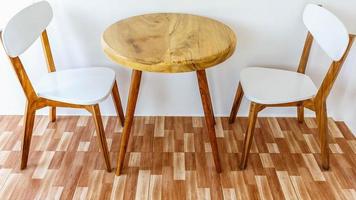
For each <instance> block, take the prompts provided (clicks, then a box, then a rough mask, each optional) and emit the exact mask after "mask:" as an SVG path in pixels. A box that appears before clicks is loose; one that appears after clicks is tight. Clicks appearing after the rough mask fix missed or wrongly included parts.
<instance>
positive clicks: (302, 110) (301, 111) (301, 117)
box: [297, 105, 304, 123]
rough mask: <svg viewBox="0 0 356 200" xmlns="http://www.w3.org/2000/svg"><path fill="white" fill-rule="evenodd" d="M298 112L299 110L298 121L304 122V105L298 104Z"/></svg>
mask: <svg viewBox="0 0 356 200" xmlns="http://www.w3.org/2000/svg"><path fill="white" fill-rule="evenodd" d="M297 112H298V122H299V123H303V122H304V106H302V105H301V106H298V107H297Z"/></svg>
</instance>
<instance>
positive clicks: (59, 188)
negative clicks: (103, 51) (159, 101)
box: [0, 116, 356, 199]
mask: <svg viewBox="0 0 356 200" xmlns="http://www.w3.org/2000/svg"><path fill="white" fill-rule="evenodd" d="M216 122H217V124H216V130H217V137H218V145H219V150H220V159H221V162H222V163H221V165H222V168H223V173H221V174H220V175H219V174H217V173H216V172H215V168H214V164H213V158H212V153H211V148H210V144H209V139H208V137H207V135H206V128H205V127H204V124H205V122H204V120H203V118H192V117H138V118H135V122H134V127H133V132H132V134H131V136H132V137H131V138H130V141H129V145H128V153H127V155H126V160H125V165H124V170H123V175H121V176H119V177H115V174H114V172H112V173H107V172H106V170H105V164H104V159H103V157H102V154H101V152H99V148H98V145H97V141H96V134H95V131H94V130H95V128H94V123H93V120H92V119H91V118H90V117H59V119H58V121H57V122H56V123H49V122H48V118H47V117H37V118H36V125H35V131H34V137H33V140H32V144H31V151H30V157H29V164H28V168H27V169H26V170H24V171H20V170H19V166H20V149H21V140H22V129H23V126H22V123H23V122H22V119H21V117H19V116H3V117H0V150H1V151H0V199H36V198H37V199H59V198H60V199H71V198H73V199H110V198H111V199H272V198H274V199H356V140H355V137H354V136H353V135H352V133H351V132H350V131H349V130H348V128H347V127H346V125H345V124H344V123H342V122H334V121H333V120H331V119H330V120H329V130H330V142H331V144H330V146H329V147H330V152H331V153H332V154H331V157H330V161H331V168H330V171H321V170H320V168H319V165H318V163H319V161H320V154H319V152H320V149H319V147H318V139H317V138H318V137H317V135H316V133H317V131H316V122H315V120H314V119H310V118H309V119H306V123H305V124H298V122H297V120H296V119H294V118H260V119H259V121H258V124H257V130H256V134H255V136H256V137H255V140H254V142H253V146H252V153H251V154H250V159H249V163H248V167H247V169H246V170H244V171H240V170H239V169H238V162H239V159H240V156H241V155H240V152H241V149H242V141H243V133H244V131H245V129H246V122H247V121H246V118H238V119H237V120H236V122H235V124H233V125H229V124H228V123H227V118H217V120H216ZM104 123H105V127H106V135H107V140H108V145H109V147H110V148H109V149H111V158H112V160H111V161H112V164H113V166H114V167H116V155H117V151H118V144H119V140H120V133H121V130H122V127H121V126H120V125H119V123H118V120H117V118H115V117H106V118H104Z"/></svg>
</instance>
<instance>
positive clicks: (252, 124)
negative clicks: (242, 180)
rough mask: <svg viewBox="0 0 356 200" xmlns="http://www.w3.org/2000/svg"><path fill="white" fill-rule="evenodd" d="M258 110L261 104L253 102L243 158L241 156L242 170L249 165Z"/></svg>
mask: <svg viewBox="0 0 356 200" xmlns="http://www.w3.org/2000/svg"><path fill="white" fill-rule="evenodd" d="M258 112H259V104H256V103H254V102H251V105H250V114H249V117H248V127H247V133H246V135H245V140H244V145H243V151H242V158H241V162H240V169H241V170H243V169H245V168H246V165H247V160H248V154H249V152H250V149H251V144H252V140H253V133H254V131H255V124H256V120H257V114H258Z"/></svg>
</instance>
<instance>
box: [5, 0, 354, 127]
mask: <svg viewBox="0 0 356 200" xmlns="http://www.w3.org/2000/svg"><path fill="white" fill-rule="evenodd" d="M31 2H33V1H32V0H27V1H26V0H1V3H0V26H2V25H3V24H4V23H5V22H6V20H7V19H8V18H9V17H10V16H11V15H12V14H13V12H15V11H16V10H18V9H19V8H21V7H23V6H24V5H26V4H29V3H31ZM309 2H314V3H320V4H323V5H324V6H325V7H326V8H328V9H330V10H332V11H333V12H334V13H336V15H338V16H339V17H340V18H341V19H342V20H343V21H344V23H345V24H346V25H347V27H348V29H349V30H350V32H354V33H356V12H355V10H356V1H355V0H338V1H335V0H318V1H311V0H269V1H260V0H249V1H244V0H225V1H217V0H194V1H192V0H170V1H167V0H144V1H142V0H101V1H87V0H75V1H73V0H50V3H51V4H52V6H53V9H54V14H55V17H54V20H53V22H52V23H51V25H50V27H49V30H48V32H49V37H50V41H51V44H52V50H53V53H54V58H55V62H56V64H57V69H58V70H61V69H65V68H69V67H72V66H76V67H84V66H87V65H99V66H109V67H112V68H114V69H115V70H116V72H117V77H118V81H119V88H120V92H121V96H122V99H123V102H124V106H126V99H127V93H128V88H129V80H130V70H128V69H126V68H122V67H120V66H118V65H116V64H115V63H112V62H111V61H110V60H108V59H107V58H106V57H105V55H104V54H103V52H102V50H101V46H100V36H101V33H102V32H103V31H104V29H105V28H106V27H107V26H109V25H110V24H112V23H114V22H115V21H117V20H120V19H123V18H126V17H129V16H132V15H138V14H142V13H149V12H186V13H193V14H198V15H204V16H209V17H212V18H215V19H218V20H220V21H222V22H224V23H226V24H228V25H229V26H231V27H232V29H233V30H234V31H235V32H236V34H237V36H238V46H237V50H236V52H235V54H234V55H233V56H232V57H231V59H229V60H228V61H226V62H225V63H222V64H220V65H219V66H217V67H215V68H212V69H209V70H208V78H209V83H210V89H211V94H212V97H213V102H214V108H215V112H216V115H220V116H221V115H224V116H226V115H228V113H229V111H230V107H231V102H232V100H233V96H234V93H235V89H236V86H237V83H238V81H239V80H238V79H239V78H238V77H239V72H240V71H241V69H243V68H245V67H247V66H250V65H263V64H267V65H269V66H271V65H275V66H278V67H283V68H285V69H293V70H294V69H296V66H297V64H298V61H299V57H300V54H301V50H302V47H303V44H304V39H305V35H306V30H305V28H304V26H303V24H302V21H301V14H302V10H303V8H304V6H305V4H307V3H309ZM23 60H24V63H25V64H26V67H27V70H28V73H29V75H30V77H31V78H32V79H34V80H36V79H37V78H38V77H39V76H41V74H43V73H46V67H45V63H44V61H43V55H42V52H41V49H40V43H39V42H37V43H36V44H35V45H34V46H33V47H32V48H31V49H30V50H29V51H28V52H27V53H26V54H25V55H24V56H23ZM328 64H329V60H328V59H327V58H326V56H325V55H324V54H323V53H322V52H321V51H320V49H318V47H317V46H316V45H315V46H314V47H313V50H312V59H311V61H310V67H309V69H308V71H307V73H308V74H309V75H311V76H312V78H313V80H314V82H315V83H316V84H317V85H319V84H320V82H321V78H322V77H323V75H324V74H325V72H326V70H327V67H328ZM284 66H290V67H284ZM355 77H356V48H354V49H353V50H352V52H351V54H350V57H349V59H348V60H347V62H346V64H345V66H344V68H343V70H342V72H341V74H340V76H339V79H338V81H337V83H336V85H335V88H334V90H333V92H332V94H331V96H330V98H329V102H328V106H329V114H330V115H331V116H333V117H334V118H335V119H337V120H345V121H346V122H347V123H348V125H349V126H350V127H352V129H353V130H354V132H356V105H354V100H355V99H356V79H355ZM0 91H1V95H2V96H1V98H0V114H3V115H5V114H6V115H7V114H22V113H23V110H24V103H25V100H24V95H23V94H22V91H21V88H20V86H19V83H18V82H17V79H16V77H15V75H14V73H13V71H12V69H11V67H10V65H9V64H8V61H7V59H6V57H5V55H4V52H3V51H2V50H1V51H0ZM247 110H248V102H247V101H245V100H244V101H243V103H242V107H241V111H240V112H239V114H240V115H246V114H247ZM102 112H103V113H104V114H107V115H112V114H114V113H115V112H114V108H113V105H112V102H111V99H108V100H107V101H106V102H104V103H103V104H102ZM39 113H40V114H46V110H42V111H40V112H39ZM59 113H60V114H83V113H85V112H80V111H78V110H66V109H60V110H59ZM136 113H137V114H138V115H202V114H203V112H202V107H201V103H200V96H199V92H198V88H197V82H196V77H195V74H194V73H186V74H177V75H169V74H153V73H144V74H143V80H142V87H141V91H140V97H139V101H138V105H137V111H136ZM262 115H279V116H292V115H295V109H271V110H266V111H264V112H263V113H262Z"/></svg>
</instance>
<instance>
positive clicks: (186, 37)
mask: <svg viewBox="0 0 356 200" xmlns="http://www.w3.org/2000/svg"><path fill="white" fill-rule="evenodd" d="M102 46H103V49H104V52H105V53H106V54H107V55H108V56H109V58H111V59H112V60H113V61H114V62H116V63H118V64H121V65H124V66H126V67H129V68H133V69H136V70H141V71H150V72H164V73H179V72H190V71H196V70H201V69H206V68H208V67H212V66H214V65H217V64H219V63H221V62H223V61H225V60H226V59H227V58H229V57H230V56H231V55H232V53H233V52H234V50H235V46H236V36H235V34H234V32H233V31H232V30H231V29H230V28H229V27H228V26H226V25H224V24H223V23H221V22H218V21H216V20H213V19H210V18H207V17H201V16H196V15H190V14H177V13H156V14H146V15H140V16H134V17H130V18H127V19H124V20H121V21H118V22H116V23H114V24H113V25H111V26H110V27H108V28H107V29H106V30H105V32H104V33H103V36H102Z"/></svg>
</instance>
